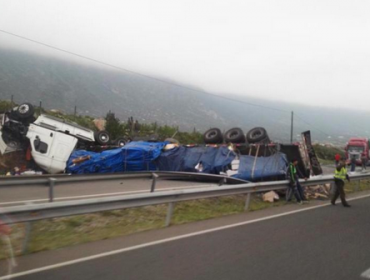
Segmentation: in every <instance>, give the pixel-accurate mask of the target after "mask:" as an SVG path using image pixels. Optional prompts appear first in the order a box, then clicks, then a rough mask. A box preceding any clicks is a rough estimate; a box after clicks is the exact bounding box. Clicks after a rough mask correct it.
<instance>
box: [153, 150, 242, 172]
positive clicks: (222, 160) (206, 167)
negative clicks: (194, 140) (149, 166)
mask: <svg viewBox="0 0 370 280" xmlns="http://www.w3.org/2000/svg"><path fill="white" fill-rule="evenodd" d="M234 158H235V154H234V152H232V151H230V150H229V149H228V148H227V147H217V148H215V147H184V146H180V147H176V148H174V149H171V150H169V151H164V152H162V154H161V155H160V156H159V157H158V158H157V160H156V165H157V167H158V169H159V170H161V171H184V172H199V170H198V169H196V168H195V167H196V166H197V165H198V164H199V163H201V165H202V172H203V173H210V174H219V173H220V172H221V171H225V170H226V169H227V166H228V165H229V164H230V163H231V162H232V161H233V160H234Z"/></svg>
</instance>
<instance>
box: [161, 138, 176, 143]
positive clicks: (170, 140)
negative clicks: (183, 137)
mask: <svg viewBox="0 0 370 280" xmlns="http://www.w3.org/2000/svg"><path fill="white" fill-rule="evenodd" d="M164 141H165V142H170V144H180V142H179V141H178V140H176V139H174V138H166V139H164Z"/></svg>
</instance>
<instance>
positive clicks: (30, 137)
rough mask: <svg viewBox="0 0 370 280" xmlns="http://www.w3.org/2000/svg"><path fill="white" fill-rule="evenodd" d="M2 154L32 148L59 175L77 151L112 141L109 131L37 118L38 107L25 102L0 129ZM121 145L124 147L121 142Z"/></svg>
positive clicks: (44, 165)
mask: <svg viewBox="0 0 370 280" xmlns="http://www.w3.org/2000/svg"><path fill="white" fill-rule="evenodd" d="M0 130H1V131H0V152H1V153H2V154H6V153H9V152H14V151H18V150H25V149H27V147H29V146H31V155H32V157H33V159H34V161H35V162H36V164H37V165H38V166H40V167H41V168H42V169H44V170H45V171H46V172H48V173H51V174H55V173H61V172H63V171H64V170H65V168H66V165H67V162H68V159H69V157H70V156H71V154H72V152H73V151H74V149H75V148H84V147H86V146H93V147H94V146H95V147H97V146H99V147H102V146H105V147H106V146H107V145H108V144H109V143H110V142H111V141H110V137H109V134H108V133H107V132H106V131H98V132H94V131H93V130H91V129H88V128H85V127H82V126H79V125H78V124H76V123H72V122H68V121H66V120H64V119H60V118H56V117H53V116H48V115H40V116H39V117H38V118H37V119H36V118H35V117H34V108H33V106H32V105H31V104H29V103H23V104H21V105H19V106H17V107H14V108H13V109H12V110H10V111H8V112H5V113H4V115H3V118H2V122H1V127H0ZM121 141H122V142H121V143H118V144H120V145H119V146H122V144H123V145H124V142H123V140H122V139H121Z"/></svg>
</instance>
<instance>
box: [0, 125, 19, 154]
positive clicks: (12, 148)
mask: <svg viewBox="0 0 370 280" xmlns="http://www.w3.org/2000/svg"><path fill="white" fill-rule="evenodd" d="M21 150H22V148H21V147H20V145H18V143H16V142H15V141H10V142H8V143H6V142H5V141H4V137H3V133H2V132H1V131H0V152H1V154H2V155H5V154H8V153H12V152H16V151H21Z"/></svg>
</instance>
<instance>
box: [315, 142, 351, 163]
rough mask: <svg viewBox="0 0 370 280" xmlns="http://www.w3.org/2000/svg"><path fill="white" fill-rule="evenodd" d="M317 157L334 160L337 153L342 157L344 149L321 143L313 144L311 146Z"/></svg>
mask: <svg viewBox="0 0 370 280" xmlns="http://www.w3.org/2000/svg"><path fill="white" fill-rule="evenodd" d="M313 147H314V149H315V152H316V155H317V157H318V158H321V159H327V160H334V157H335V155H336V154H339V155H340V156H341V158H344V156H345V154H344V150H342V149H340V148H336V147H327V146H322V145H317V144H316V145H314V146H313Z"/></svg>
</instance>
